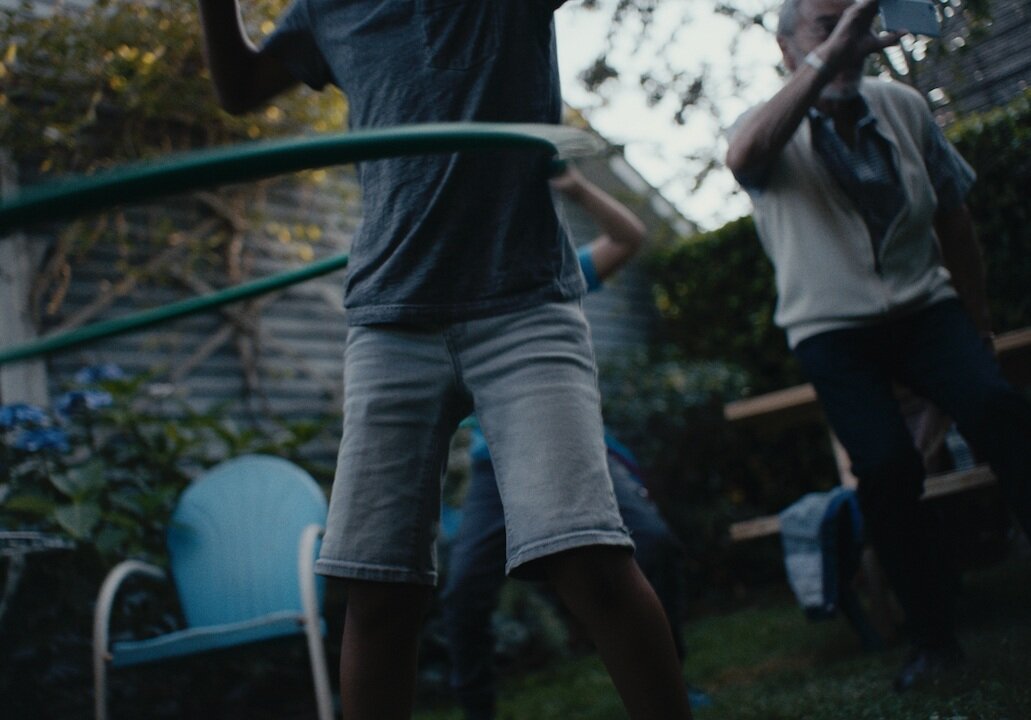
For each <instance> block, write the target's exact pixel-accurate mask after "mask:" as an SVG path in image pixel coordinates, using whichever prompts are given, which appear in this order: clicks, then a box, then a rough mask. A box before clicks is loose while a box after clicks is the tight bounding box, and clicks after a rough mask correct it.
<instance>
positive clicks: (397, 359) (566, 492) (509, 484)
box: [316, 301, 633, 585]
mask: <svg viewBox="0 0 1031 720" xmlns="http://www.w3.org/2000/svg"><path fill="white" fill-rule="evenodd" d="M344 380H345V383H346V388H345V400H344V432H343V438H342V439H341V443H340V455H339V458H338V462H337V472H336V479H335V481H334V484H333V491H332V496H331V498H330V507H329V518H328V521H327V528H326V534H325V537H324V539H323V542H322V550H321V553H320V556H319V559H318V562H317V565H316V569H317V570H318V572H319V573H322V574H324V575H333V576H337V577H345V578H352V579H359V580H374V581H384V582H408V583H417V584H425V585H433V584H435V583H436V581H437V568H436V536H437V531H438V528H439V517H440V500H441V487H442V480H443V476H444V470H445V468H446V466H447V455H448V449H449V445H450V439H451V436H452V434H453V433H454V431H455V429H456V428H457V426H458V423H459V422H460V421H461V420H462V419H463V418H464V417H466V416H467V415H468V414H469V413H470V412H472V411H475V412H476V415H477V418H478V419H479V422H480V426H481V428H482V429H483V433H484V436H485V437H486V439H487V444H488V446H489V448H490V453H491V457H492V458H493V460H494V465H495V470H496V475H497V481H498V489H499V491H500V493H501V499H502V503H503V505H504V510H505V525H506V548H507V563H506V572H508V573H509V574H511V575H515V576H524V577H534V576H535V575H536V573H535V571H534V566H533V564H532V563H531V561H532V560H536V559H539V558H542V557H545V556H547V555H551V554H554V553H557V552H561V551H563V550H569V549H572V548H576V547H583V546H588V545H615V546H620V547H626V548H628V549H630V548H632V547H633V544H632V542H631V541H630V538H629V534H628V533H627V531H626V528H625V527H624V525H623V521H622V519H621V517H620V514H619V509H618V507H617V505H616V501H615V497H614V495H613V490H612V480H611V478H610V476H609V471H608V466H607V463H606V452H605V443H604V435H603V430H602V421H601V403H600V395H599V393H598V382H597V373H596V370H595V364H594V354H593V350H592V348H591V342H590V333H589V330H588V327H587V323H586V320H585V319H584V316H583V311H582V309H581V307H580V303H579V301H571V302H558V303H549V304H544V305H538V306H536V307H533V308H530V309H528V310H522V311H518V312H514V313H510V314H506V315H499V316H496V317H491V318H485V319H477V320H471V321H468V322H461V323H456V324H453V325H448V326H446V327H433V328H428V327H411V326H393V325H392V326H354V327H351V328H350V330H349V333H348V338H347V354H346V357H345V362H344ZM528 563H529V565H527V564H528Z"/></svg>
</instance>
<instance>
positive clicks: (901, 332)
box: [795, 300, 1031, 647]
mask: <svg viewBox="0 0 1031 720" xmlns="http://www.w3.org/2000/svg"><path fill="white" fill-rule="evenodd" d="M795 356H796V357H797V358H798V360H799V362H800V364H801V365H802V369H803V371H804V372H805V373H806V374H807V375H808V377H809V379H810V380H811V381H812V383H813V386H814V387H815V388H816V392H817V395H818V396H819V398H820V402H821V404H822V405H823V409H824V412H825V414H826V416H827V419H828V421H829V422H830V425H831V428H832V429H833V430H834V433H835V434H836V435H837V436H838V439H839V440H840V441H841V444H842V445H843V446H844V448H845V450H846V451H848V455H849V458H850V460H851V462H852V472H853V474H854V475H855V476H856V477H857V478H858V479H859V501H860V505H861V508H862V511H863V518H864V522H865V524H866V530H867V534H868V537H869V539H870V541H871V543H872V544H873V547H874V549H875V550H876V552H877V556H878V559H879V560H880V562H881V565H882V566H883V567H884V571H885V573H886V574H887V576H888V579H889V581H890V582H891V584H892V586H893V588H894V589H895V592H896V594H897V595H898V597H899V602H900V603H901V604H902V607H903V610H904V611H905V614H906V621H907V626H908V629H909V631H910V633H911V634H912V638H913V640H914V641H915V642H916V643H918V644H924V645H927V646H931V647H933V646H935V645H936V644H938V643H942V642H948V641H949V640H950V639H951V638H952V632H953V617H952V615H953V603H954V594H955V593H954V583H953V581H952V573H951V571H950V568H949V567H948V565H947V562H948V561H947V555H948V553H946V552H945V548H946V546H945V545H944V544H943V542H942V536H941V531H942V530H941V528H940V527H938V526H937V525H936V524H935V522H934V521H933V517H932V515H931V513H930V512H929V511H928V508H927V507H926V506H925V505H922V504H921V503H920V502H919V498H920V495H921V493H922V492H923V482H924V476H925V473H924V467H923V461H922V458H921V454H920V453H919V451H918V450H917V449H916V447H915V446H914V444H913V439H912V436H911V435H910V433H909V429H908V427H907V425H906V422H905V418H904V417H903V415H902V413H901V411H900V409H899V403H898V401H897V399H896V397H895V394H894V392H893V384H894V383H898V384H900V385H903V386H906V387H908V388H909V389H910V390H912V391H913V392H915V393H917V394H918V395H921V396H923V397H925V398H926V399H928V400H930V401H931V402H933V403H934V404H935V405H937V406H938V407H939V408H941V409H942V410H943V411H944V412H945V413H946V414H947V415H949V416H950V417H951V418H952V419H953V420H955V422H956V426H957V428H958V429H959V431H960V434H962V435H963V437H964V438H965V439H966V441H967V442H968V443H969V444H970V446H971V447H972V448H973V449H974V452H975V454H976V455H977V456H978V457H980V458H982V459H984V460H987V462H988V463H989V465H990V466H991V468H992V470H993V472H994V473H995V475H996V477H997V478H998V479H999V483H1000V485H1001V487H1002V491H1003V497H1004V498H1005V500H1006V502H1007V504H1008V506H1009V509H1010V511H1011V512H1012V513H1013V514H1014V516H1015V517H1016V519H1017V521H1018V522H1019V523H1020V525H1021V526H1022V527H1023V529H1024V532H1025V533H1026V534H1027V535H1028V536H1029V537H1031V404H1029V403H1028V401H1027V399H1026V398H1024V397H1023V396H1022V395H1021V394H1020V393H1019V392H1018V391H1017V390H1015V389H1014V388H1013V387H1012V386H1011V385H1010V384H1009V383H1008V382H1007V381H1006V380H1005V379H1004V378H1003V377H1002V374H1001V371H1000V369H999V365H998V363H997V362H996V360H995V357H994V356H993V354H992V352H991V351H990V350H989V349H988V348H987V347H985V344H984V342H983V341H982V339H981V338H980V337H979V336H978V333H977V331H976V329H975V328H974V325H973V323H972V322H971V320H970V318H969V316H968V315H967V314H966V312H965V311H964V309H963V307H962V305H961V304H960V302H959V300H947V301H944V302H940V303H937V304H935V305H932V306H930V307H928V308H926V309H923V310H919V311H916V312H912V313H909V314H905V315H901V316H899V317H893V318H889V319H886V320H883V321H880V322H877V323H876V324H871V325H868V326H863V327H858V328H849V329H843V330H832V331H829V332H825V333H820V334H818V335H815V336H813V337H810V338H806V339H805V340H803V341H802V342H800V343H799V344H798V346H797V347H796V348H795Z"/></svg>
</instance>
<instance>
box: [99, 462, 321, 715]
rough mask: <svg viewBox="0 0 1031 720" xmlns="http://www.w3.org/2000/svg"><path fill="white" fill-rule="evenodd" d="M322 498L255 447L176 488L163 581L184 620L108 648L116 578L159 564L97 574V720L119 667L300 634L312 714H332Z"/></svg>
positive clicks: (294, 470) (294, 471)
mask: <svg viewBox="0 0 1031 720" xmlns="http://www.w3.org/2000/svg"><path fill="white" fill-rule="evenodd" d="M326 512H327V509H326V498H325V495H324V494H323V492H322V490H321V489H320V488H319V486H318V485H317V484H316V482H315V481H314V480H313V479H312V477H311V476H310V475H308V473H306V472H305V471H304V470H302V469H301V468H299V467H297V466H296V465H294V464H292V463H290V462H288V461H286V460H282V459H280V458H274V457H269V456H263V455H248V456H243V457H239V458H236V459H233V460H229V461H226V462H224V463H222V464H220V465H218V466H216V467H214V468H212V469H211V470H209V471H208V472H206V473H204V474H203V475H202V476H200V477H199V478H198V479H197V480H196V481H194V482H193V483H192V484H191V485H190V487H188V488H187V489H186V491H185V492H183V494H182V497H181V498H180V499H179V503H178V505H177V506H176V509H175V511H174V513H173V515H172V520H171V524H170V526H169V528H168V535H167V544H168V552H169V556H170V563H169V566H170V571H171V576H172V580H173V582H174V584H175V587H176V591H177V592H178V596H179V601H180V605H181V607H182V610H183V615H184V616H185V619H186V627H185V628H183V629H181V630H177V631H175V632H171V633H168V634H165V635H161V636H158V637H154V638H148V639H145V640H131V641H119V642H115V643H113V644H111V645H110V646H109V642H108V636H109V626H110V619H111V618H110V616H111V610H112V606H113V604H114V600H115V596H116V594H117V593H118V590H119V587H120V586H121V585H122V583H123V581H124V580H125V579H126V578H127V577H129V576H130V575H133V574H136V573H141V574H144V575H148V576H151V577H153V578H158V579H165V578H166V574H165V572H164V571H163V570H161V569H160V568H158V567H155V566H153V565H149V564H147V563H143V562H140V561H138V560H126V561H125V562H122V563H120V564H119V565H118V566H116V567H115V568H114V569H113V570H112V571H111V572H110V573H109V574H108V576H107V578H106V579H105V580H104V584H103V586H102V587H101V590H100V595H99V597H98V599H97V606H96V610H95V613H94V623H93V672H94V691H95V709H96V717H97V720H106V718H107V691H106V680H107V672H108V668H109V666H110V667H111V668H119V667H128V666H133V665H140V664H144V663H151V662H158V661H161V660H167V659H171V658H177V657H183V656H186V655H193V654H196V653H201V652H207V651H211V650H216V649H220V648H227V647H233V646H237V645H242V644H245V643H252V642H257V641H261V640H269V639H272V638H279V637H285V636H289V635H295V634H304V635H305V637H306V638H307V641H308V652H309V656H310V659H311V666H312V676H313V679H314V684H315V697H316V702H317V706H318V715H319V720H332V717H333V701H332V695H331V691H330V686H329V675H328V674H327V671H326V658H325V653H324V651H323V646H322V636H323V634H324V633H325V623H324V622H323V621H322V618H321V611H320V607H321V603H322V583H321V582H319V581H317V580H316V576H315V573H314V568H313V565H314V560H315V553H316V548H317V545H318V542H319V538H320V537H321V533H322V525H323V523H325V520H326Z"/></svg>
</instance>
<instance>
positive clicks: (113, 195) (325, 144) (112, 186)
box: [0, 123, 599, 236]
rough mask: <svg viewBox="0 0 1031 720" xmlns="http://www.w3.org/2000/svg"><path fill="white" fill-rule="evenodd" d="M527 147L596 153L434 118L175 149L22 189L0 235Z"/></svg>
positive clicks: (587, 138)
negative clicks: (155, 205) (374, 164)
mask: <svg viewBox="0 0 1031 720" xmlns="http://www.w3.org/2000/svg"><path fill="white" fill-rule="evenodd" d="M499 148H532V149H537V150H541V151H543V152H545V153H547V154H549V155H550V156H556V155H561V156H563V157H571V156H574V155H583V154H588V153H593V152H597V150H598V149H599V147H598V141H597V139H596V138H594V136H592V135H590V134H589V133H587V132H585V131H582V130H577V129H575V128H569V127H563V126H559V125H530V124H506V123H440V124H430V125H409V126H400V127H395V128H382V129H375V130H356V131H354V132H348V133H335V134H329V135H320V136H312V137H301V138H294V139H289V140H272V141H265V142H253V143H243V144H241V145H234V146H232V147H228V148H215V149H210V150H200V151H195V152H188V153H182V154H180V155H176V156H174V157H172V158H168V159H165V160H161V161H158V162H141V163H134V164H132V165H127V166H124V167H122V168H118V169H115V170H110V171H105V172H99V173H97V174H95V175H86V176H79V177H74V178H70V179H67V180H61V181H56V182H52V183H47V184H45V185H39V186H35V187H30V188H28V189H26V190H23V191H22V192H20V193H18V194H16V195H14V196H13V197H11V198H8V199H6V200H5V201H4V202H2V203H0V236H3V235H4V234H7V233H9V232H10V231H12V230H14V229H16V228H18V227H20V226H23V225H27V224H29V223H33V222H39V221H44V220H45V221H50V220H58V219H67V218H72V217H78V216H79V215H83V214H86V213H93V212H98V211H100V210H103V209H105V208H109V207H113V206H116V205H124V204H129V203H137V202H141V201H144V200H148V199H151V198H155V197H160V196H163V195H173V194H176V193H182V192H186V191H190V190H197V189H200V188H208V187H215V186H218V185H227V184H230V183H237V182H244V181H249V180H258V179H262V178H268V177H273V176H276V175H282V174H285V173H289V172H297V171H299V170H310V169H314V168H321V167H327V166H330V165H344V164H348V163H354V162H361V161H363V160H377V159H383V158H388V157H398V156H402V155H418V154H430V153H451V152H461V151H475V150H490V149H499Z"/></svg>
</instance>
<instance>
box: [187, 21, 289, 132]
mask: <svg viewBox="0 0 1031 720" xmlns="http://www.w3.org/2000/svg"><path fill="white" fill-rule="evenodd" d="M199 3H200V17H201V25H202V27H203V29H204V46H205V51H206V56H207V60H208V67H209V68H210V70H211V79H212V81H213V82H214V84H215V92H216V93H217V94H218V100H219V102H220V103H221V104H222V107H223V108H225V109H226V110H227V111H228V112H230V113H233V114H234V115H239V114H242V113H245V112H248V111H250V110H253V109H254V108H256V107H259V106H261V105H262V104H264V103H265V102H266V101H268V100H269V99H271V98H273V97H275V96H276V95H278V94H279V93H281V92H283V91H284V90H287V89H288V88H290V87H293V86H294V85H296V84H297V80H296V79H295V78H294V77H293V75H291V74H290V72H289V71H288V70H287V69H286V67H285V66H284V65H283V64H282V63H281V62H280V61H279V60H278V59H276V58H275V57H273V56H272V55H271V54H269V53H267V52H263V51H262V50H259V49H258V48H257V47H255V46H254V44H253V43H252V42H251V41H250V39H249V38H248V37H247V33H246V31H245V30H244V28H243V21H242V19H241V17H240V6H239V4H238V2H237V0H199Z"/></svg>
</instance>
